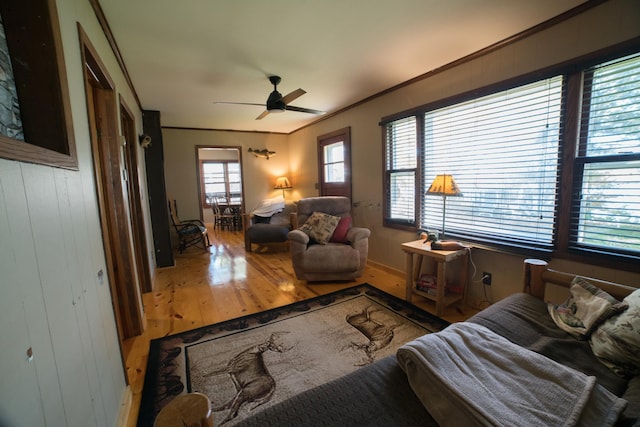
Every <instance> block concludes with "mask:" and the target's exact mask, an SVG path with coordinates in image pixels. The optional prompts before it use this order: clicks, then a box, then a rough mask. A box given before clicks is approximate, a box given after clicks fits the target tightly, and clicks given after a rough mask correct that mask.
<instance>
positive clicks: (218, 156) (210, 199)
mask: <svg viewBox="0 0 640 427" xmlns="http://www.w3.org/2000/svg"><path fill="white" fill-rule="evenodd" d="M241 152H242V150H241V147H228V146H213V145H207V146H203V145H198V146H196V158H197V163H198V200H199V203H200V209H201V210H202V220H203V221H204V222H205V223H213V222H214V214H213V209H212V205H213V204H214V202H215V201H217V202H218V203H219V204H224V205H226V206H231V207H233V209H234V210H237V211H238V212H244V188H243V180H242V156H241Z"/></svg>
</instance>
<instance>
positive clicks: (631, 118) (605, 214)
mask: <svg viewBox="0 0 640 427" xmlns="http://www.w3.org/2000/svg"><path fill="white" fill-rule="evenodd" d="M583 93H584V97H583V104H582V117H581V121H580V122H581V124H582V126H581V130H580V144H579V149H578V156H577V158H576V171H577V173H576V176H577V182H576V184H575V186H574V188H576V189H577V190H578V191H576V192H575V195H574V199H573V203H572V215H571V217H572V219H573V224H572V226H573V227H572V233H571V236H570V240H569V245H570V247H571V248H572V249H575V250H582V251H593V252H599V253H608V252H616V253H620V254H621V255H625V254H633V253H635V254H636V255H637V254H638V253H639V252H640V55H634V56H632V57H626V58H623V59H620V60H616V61H612V62H607V63H605V64H601V65H598V66H596V67H593V68H590V69H588V70H586V71H585V73H584V88H583Z"/></svg>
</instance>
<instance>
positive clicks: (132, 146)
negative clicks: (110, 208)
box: [120, 95, 152, 294]
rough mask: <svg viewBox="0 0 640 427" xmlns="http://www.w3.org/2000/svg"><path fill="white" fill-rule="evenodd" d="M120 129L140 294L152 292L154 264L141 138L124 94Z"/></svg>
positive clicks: (121, 105) (121, 103)
mask: <svg viewBox="0 0 640 427" xmlns="http://www.w3.org/2000/svg"><path fill="white" fill-rule="evenodd" d="M120 129H121V132H122V135H123V136H124V141H125V145H124V147H123V150H122V151H123V155H124V166H125V171H126V178H127V186H128V190H129V191H128V194H129V197H128V202H129V212H130V213H131V229H132V231H133V249H134V253H135V255H134V259H135V261H136V267H137V268H136V270H137V272H138V284H139V286H140V293H141V294H142V293H145V292H151V291H152V281H151V267H150V263H149V249H148V246H147V231H146V227H145V224H144V210H143V207H142V199H141V196H142V189H141V188H140V174H139V172H140V171H139V170H138V165H139V163H138V144H137V142H138V138H137V136H136V130H135V118H134V115H133V112H132V111H131V109H130V108H129V106H128V105H127V103H126V102H125V100H124V99H123V98H122V95H120Z"/></svg>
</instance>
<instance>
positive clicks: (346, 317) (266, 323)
mask: <svg viewBox="0 0 640 427" xmlns="http://www.w3.org/2000/svg"><path fill="white" fill-rule="evenodd" d="M448 324H449V323H448V322H446V321H445V320H443V319H440V318H439V317H436V316H434V315H432V314H430V313H427V312H426V311H423V310H421V309H420V308H418V307H416V306H414V305H412V304H410V303H408V302H406V301H404V300H401V299H399V298H396V297H394V296H393V295H390V294H388V293H386V292H384V291H381V290H379V289H377V288H375V287H373V286H371V285H369V284H366V283H365V284H362V285H357V286H353V287H350V288H346V289H343V290H340V291H337V292H333V293H330V294H327V295H323V296H319V297H316V298H313V299H309V300H305V301H300V302H296V303H293V304H289V305H286V306H284V307H280V308H275V309H272V310H268V311H264V312H260V313H257V314H253V315H249V316H244V317H241V318H238V319H233V320H229V321H226V322H221V323H216V324H214V325H210V326H205V327H202V328H198V329H194V330H191V331H188V332H183V333H179V334H175V335H171V336H168V337H164V338H160V339H155V340H152V341H151V347H150V350H149V361H148V364H147V372H146V376H145V382H144V389H143V394H142V402H141V405H140V413H139V416H138V426H152V425H153V420H154V419H155V417H156V415H157V414H158V412H160V410H161V409H162V407H163V406H164V405H166V404H167V403H169V402H170V401H171V400H172V399H173V398H175V397H176V396H178V395H180V394H183V393H187V392H200V393H204V394H206V395H207V396H208V397H209V399H210V400H211V404H212V407H213V410H214V417H215V419H216V426H220V425H225V426H232V425H234V424H235V423H237V422H239V421H241V420H243V419H245V418H246V417H248V416H251V415H252V414H254V413H256V412H257V411H260V410H262V409H264V408H267V407H269V406H272V405H273V404H275V403H278V402H281V401H283V400H285V399H287V398H289V397H291V396H294V395H296V394H298V393H300V392H302V391H305V390H308V389H311V388H313V387H315V386H317V385H320V384H324V383H326V382H328V381H331V380H333V379H336V378H339V377H341V376H343V375H346V374H348V373H350V372H353V371H354V370H356V369H358V368H360V367H362V366H366V365H369V364H371V363H374V362H375V361H376V360H379V359H382V358H384V357H386V356H388V355H391V354H395V352H396V350H397V349H398V347H399V346H401V345H402V344H404V343H406V342H408V341H411V340H413V339H414V338H417V337H419V336H421V335H424V334H426V333H431V332H436V331H439V330H441V329H443V328H445V327H446V326H448Z"/></svg>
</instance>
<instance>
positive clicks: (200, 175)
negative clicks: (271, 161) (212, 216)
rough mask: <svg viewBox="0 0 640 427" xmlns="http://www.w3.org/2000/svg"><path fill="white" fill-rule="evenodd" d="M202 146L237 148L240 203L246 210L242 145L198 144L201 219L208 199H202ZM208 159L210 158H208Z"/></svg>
mask: <svg viewBox="0 0 640 427" xmlns="http://www.w3.org/2000/svg"><path fill="white" fill-rule="evenodd" d="M202 148H218V149H223V150H236V151H237V152H238V163H239V164H240V186H241V187H242V189H241V191H242V203H241V205H240V209H241V212H244V211H245V210H244V206H245V194H246V193H245V191H244V165H243V163H242V147H241V146H235V145H196V146H195V149H196V176H197V179H196V181H197V184H198V187H197V188H198V211H199V212H200V219H201V220H204V216H203V209H204V206H205V204H206V200H203V199H202V192H203V188H202V187H203V185H204V183H203V182H202V174H201V165H202V160H200V149H202ZM207 160H208V159H207Z"/></svg>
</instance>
